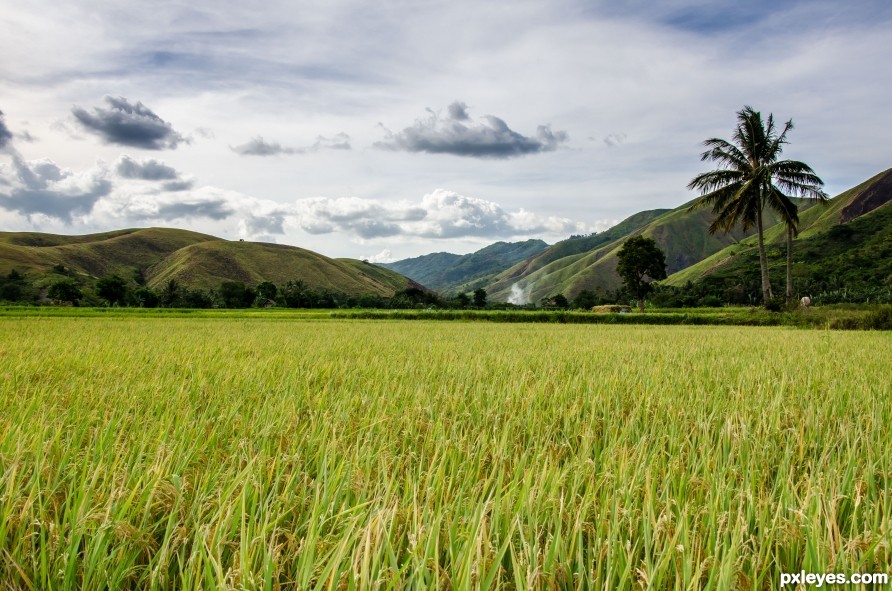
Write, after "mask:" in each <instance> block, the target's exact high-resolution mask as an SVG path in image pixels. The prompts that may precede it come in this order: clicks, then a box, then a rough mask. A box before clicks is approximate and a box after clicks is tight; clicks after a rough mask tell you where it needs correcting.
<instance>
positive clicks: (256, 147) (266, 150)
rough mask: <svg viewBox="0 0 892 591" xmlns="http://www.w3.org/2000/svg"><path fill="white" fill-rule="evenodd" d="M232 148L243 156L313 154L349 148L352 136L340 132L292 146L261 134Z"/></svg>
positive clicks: (231, 147)
mask: <svg viewBox="0 0 892 591" xmlns="http://www.w3.org/2000/svg"><path fill="white" fill-rule="evenodd" d="M230 149H231V150H232V151H233V152H235V153H236V154H239V155H241V156H278V155H279V154H311V153H314V152H318V151H320V150H349V149H351V146H350V136H349V135H347V134H346V133H338V134H336V135H334V136H332V137H325V136H321V135H320V136H318V137H317V138H316V141H315V142H314V143H313V145H311V146H306V147H303V148H292V147H288V146H283V145H282V144H280V143H278V142H268V141H266V140H264V139H263V138H262V137H261V136H257V137H255V138H253V139H251V141H249V142H247V143H245V144H242V145H240V146H234V147H233V146H230Z"/></svg>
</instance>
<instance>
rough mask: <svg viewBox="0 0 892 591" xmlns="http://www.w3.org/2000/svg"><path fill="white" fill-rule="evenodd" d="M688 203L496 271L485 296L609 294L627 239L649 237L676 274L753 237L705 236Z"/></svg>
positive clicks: (702, 219) (703, 214) (701, 217)
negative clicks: (661, 251) (497, 272)
mask: <svg viewBox="0 0 892 591" xmlns="http://www.w3.org/2000/svg"><path fill="white" fill-rule="evenodd" d="M691 203H692V202H688V203H685V204H684V205H681V206H680V207H678V208H676V209H671V210H652V211H644V212H640V213H637V214H635V215H633V216H631V217H629V218H627V219H626V220H623V222H621V223H620V224H618V225H617V226H614V227H613V228H611V229H610V230H608V231H607V232H603V233H602V234H596V235H594V236H592V237H590V238H587V239H585V241H580V243H579V244H578V245H576V244H574V242H575V240H573V239H571V240H565V241H563V242H559V243H557V244H555V245H554V246H552V247H551V248H550V249H548V250H546V251H545V252H543V253H542V254H541V255H539V257H534V258H530V259H528V260H526V261H523V262H521V263H518V264H517V265H515V266H514V267H512V268H510V269H507V270H506V271H504V272H503V273H501V274H500V275H499V276H498V277H497V278H496V280H495V281H493V283H491V284H490V285H488V286H487V288H486V289H487V292H488V293H489V295H490V297H491V298H492V299H494V300H498V301H511V302H513V303H527V302H536V301H538V300H540V299H541V298H543V297H549V296H554V295H556V294H559V293H561V294H563V295H564V296H566V297H568V298H571V299H572V298H573V297H575V296H576V295H578V294H579V293H580V292H581V291H583V290H590V291H595V292H608V291H612V290H615V289H617V288H619V287H620V286H621V284H622V282H621V280H620V278H619V276H618V275H617V274H616V264H617V260H616V254H617V252H618V251H619V249H620V248H622V245H623V243H624V242H625V240H627V239H628V238H630V237H632V236H637V235H642V236H646V237H648V238H653V239H654V240H655V241H656V242H657V245H658V246H659V247H660V248H661V249H662V250H663V251H664V252H665V253H666V262H667V266H668V272H669V273H675V272H677V271H680V270H682V269H684V268H686V267H688V266H690V265H692V264H694V263H696V262H698V261H700V260H702V259H704V258H706V257H708V256H709V255H711V254H713V253H715V252H717V251H720V250H722V249H723V248H725V247H726V246H728V245H730V244H735V243H737V242H739V241H740V240H742V239H744V238H746V237H747V236H750V235H752V233H753V232H752V231H750V232H743V231H741V230H739V229H738V230H735V231H734V232H732V233H730V234H727V235H724V234H717V235H712V234H710V233H709V232H708V231H707V228H708V226H709V224H710V222H711V219H712V214H711V213H710V212H709V211H708V210H703V209H698V210H694V211H689V210H688V209H689V207H690V205H691ZM808 205H809V204H807V203H804V204H803V206H804V207H808ZM776 223H777V218H776V217H774V216H773V215H771V214H769V215H767V216H766V221H765V225H766V227H770V226H772V225H774V224H776Z"/></svg>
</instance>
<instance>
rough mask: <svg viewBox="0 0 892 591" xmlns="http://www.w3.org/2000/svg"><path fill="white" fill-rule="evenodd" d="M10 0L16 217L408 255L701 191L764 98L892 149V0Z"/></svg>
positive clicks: (836, 174)
mask: <svg viewBox="0 0 892 591" xmlns="http://www.w3.org/2000/svg"><path fill="white" fill-rule="evenodd" d="M7 4H8V5H7V6H5V7H4V10H3V11H2V13H0V55H2V56H3V58H2V60H0V111H2V113H3V115H2V117H0V231H40V232H52V233H59V234H87V233H93V232H101V231H107V230H112V229H119V228H125V227H149V226H164V227H175V228H183V229H189V230H194V231H199V232H205V233H209V234H213V235H215V236H219V237H222V238H227V239H232V240H235V239H244V240H252V241H265V242H277V243H280V244H291V245H295V246H300V247H303V248H308V249H311V250H315V251H317V252H320V253H322V254H324V255H327V256H331V257H352V258H365V259H369V260H372V261H377V262H387V261H391V260H398V259H402V258H407V257H413V256H418V255H422V254H427V253H430V252H440V251H447V252H454V253H458V254H463V253H467V252H471V251H474V250H477V249H479V248H482V247H483V246H486V245H488V244H491V243H493V242H496V241H499V240H507V241H515V240H526V239H529V238H540V239H543V240H545V241H546V242H549V243H553V242H555V241H558V240H561V239H563V238H566V237H568V236H570V235H573V234H588V233H591V232H598V231H603V230H604V229H606V228H608V227H610V226H611V225H613V224H615V223H617V222H618V221H621V220H622V219H624V218H625V217H627V216H629V215H632V214H634V213H636V212H638V211H642V210H646V209H654V208H673V207H677V206H679V205H681V204H683V203H685V202H687V201H689V200H691V199H693V198H695V197H696V196H697V194H695V193H693V192H691V191H689V190H688V189H687V188H686V186H687V184H688V182H689V181H690V180H691V178H692V177H693V176H694V175H696V174H698V173H700V172H704V171H706V170H709V163H703V162H701V161H700V157H699V156H700V153H701V152H702V142H703V141H704V140H706V139H707V138H710V137H723V138H729V137H730V135H731V132H732V130H733V127H734V124H735V114H736V112H737V111H739V110H740V109H742V108H743V107H744V106H745V105H750V106H752V107H754V108H755V109H757V110H760V111H762V112H763V114H767V113H773V114H774V116H775V118H776V119H778V120H780V121H786V120H788V119H792V120H793V122H794V125H795V127H794V129H793V131H791V132H790V135H789V140H790V144H789V145H788V146H786V150H785V152H784V157H786V158H792V159H796V160H802V161H805V162H807V163H808V164H810V165H811V166H812V167H813V168H814V169H815V171H816V172H817V174H818V175H819V176H820V177H821V178H822V179H823V180H824V182H825V183H826V187H825V188H826V190H827V192H828V193H829V194H831V195H836V194H838V193H839V192H841V191H843V190H845V189H848V188H850V187H852V186H854V185H856V184H858V183H860V182H862V181H864V180H866V179H867V178H869V177H871V176H873V175H874V174H877V173H879V172H881V171H884V170H886V169H887V168H889V167H890V166H892V147H890V146H892V143H890V142H889V139H888V133H889V129H890V128H892V116H890V110H889V108H888V104H889V97H890V96H892V35H889V31H890V30H892V28H890V25H892V3H889V2H888V1H887V0H863V1H859V0H853V1H852V2H849V3H847V4H842V3H839V2H837V1H832V2H831V1H825V0H809V1H806V0H800V1H796V0H788V1H785V0H772V1H767V0H754V1H751V2H739V1H705V0H666V1H663V2H659V3H656V2H651V1H646V0H631V1H628V2H617V1H609V0H588V1H583V0H549V1H547V2H546V1H541V0H540V1H535V2H534V1H528V0H510V1H502V0H493V1H488V2H480V1H475V2H469V1H463V0H452V1H439V0H433V1H424V0H379V1H377V2H362V1H352V0H324V1H315V0H291V1H285V0H283V1H278V0H268V1H267V2H264V3H261V4H256V5H255V6H248V5H247V4H248V3H243V2H227V1H213V2H211V1H203V0H190V1H189V2H188V3H187V2H185V1H175V2H164V1H159V2H131V1H127V0H123V1H122V0H115V1H110V0H109V1H106V0H91V1H89V2H87V1H82V0H70V1H66V2H63V3H60V2H55V1H53V2H51V1H48V0H30V1H29V2H27V3H26V2H15V3H7Z"/></svg>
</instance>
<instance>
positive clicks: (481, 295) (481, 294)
mask: <svg viewBox="0 0 892 591" xmlns="http://www.w3.org/2000/svg"><path fill="white" fill-rule="evenodd" d="M474 305H475V306H476V307H478V308H485V307H486V290H485V289H483V288H482V287H480V288H478V289H475V290H474Z"/></svg>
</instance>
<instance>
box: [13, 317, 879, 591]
mask: <svg viewBox="0 0 892 591" xmlns="http://www.w3.org/2000/svg"><path fill="white" fill-rule="evenodd" d="M890 358H892V338H890V335H889V334H888V333H879V332H858V333H854V332H841V331H831V332H828V331H801V330H791V329H784V328H773V329H766V328H746V327H730V328H729V327H643V326H573V325H559V324H517V325H505V324H491V323H433V322H402V321H380V322H361V321H330V320H325V321H319V320H305V321H297V320H286V319H284V318H279V317H278V316H277V315H265V316H258V317H252V318H247V317H242V318H219V320H218V321H214V322H209V321H208V320H207V319H204V318H195V319H192V318H169V319H165V320H160V319H149V318H139V317H133V316H131V317H112V318H78V317H71V318H67V317H55V318H48V317H7V318H4V319H2V321H0V375H2V376H3V379H2V380H0V405H2V408H3V409H4V410H3V412H2V413H0V467H2V471H0V573H2V577H0V578H2V580H0V588H7V589H84V590H91V589H221V588H230V589H292V588H296V589H371V588H381V589H398V588H404V589H420V588H433V587H440V588H454V589H473V588H481V589H488V588H502V589H526V588H536V589H542V588H578V589H640V588H652V589H735V588H740V589H773V588H777V586H778V581H779V577H780V573H781V572H783V571H793V572H799V571H800V570H802V569H804V570H806V571H812V572H844V573H851V572H882V571H885V570H886V569H887V568H888V565H889V564H890V561H892V546H890V544H892V537H890V522H889V516H890V515H892V445H890V444H892V433H890V424H892V396H890V395H889V394H890V391H889V379H888V378H889V373H888V361H889V359H890Z"/></svg>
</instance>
